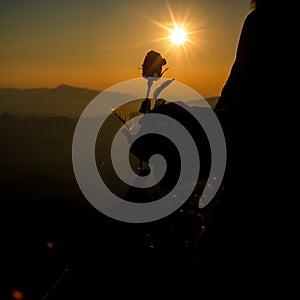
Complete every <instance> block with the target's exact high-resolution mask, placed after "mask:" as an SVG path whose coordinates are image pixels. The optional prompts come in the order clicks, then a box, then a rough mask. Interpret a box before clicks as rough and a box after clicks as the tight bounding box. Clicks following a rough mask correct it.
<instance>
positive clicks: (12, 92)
mask: <svg viewBox="0 0 300 300" xmlns="http://www.w3.org/2000/svg"><path fill="white" fill-rule="evenodd" d="M99 93H100V91H97V90H90V89H86V88H79V87H73V86H69V85H64V84H63V85H59V86H57V87H56V88H52V89H49V88H32V89H15V88H0V115H2V114H10V115H15V116H19V117H22V116H24V117H54V116H64V117H70V118H78V117H79V116H80V114H81V113H82V111H83V110H84V108H85V107H86V106H87V104H88V103H89V102H90V101H91V100H92V99H93V98H94V97H96V96H97V95H98V94H99ZM217 99H218V97H210V98H207V99H206V100H207V101H208V102H209V103H210V105H211V106H212V107H214V106H215V104H216V102H217Z"/></svg>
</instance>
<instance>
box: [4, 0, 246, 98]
mask: <svg viewBox="0 0 300 300" xmlns="http://www.w3.org/2000/svg"><path fill="white" fill-rule="evenodd" d="M249 2H250V1H249V0H226V1H224V0H198V1H190V0H182V1H181V0H169V1H164V0H152V1H144V0H139V1H136V0H126V1H121V0H119V1H117V0H109V1H102V0H85V1H84V0H80V1H79V0H52V1H41V0H1V1H0V44H1V47H0V87H16V88H31V87H49V88H51V87H56V86H57V85H60V84H68V85H72V86H78V87H86V88H91V89H96V90H104V89H105V88H108V87H110V86H112V85H114V84H117V83H119V82H121V81H124V80H128V79H132V78H138V77H141V70H140V69H139V67H140V66H141V64H142V62H143V59H144V56H145V54H146V52H148V51H149V50H150V49H154V50H156V51H159V52H160V53H161V54H162V55H163V57H165V58H166V60H167V67H169V70H168V71H167V72H166V73H165V74H164V77H167V78H175V79H176V80H178V81H181V82H182V83H185V84H187V85H189V86H190V87H192V88H194V89H195V90H196V91H198V92H199V93H200V94H202V95H203V96H204V97H211V96H216V95H219V94H220V91H221V88H222V86H223V84H224V83H225V80H226V79H227V76H228V74H229V71H230V67H231V65H232V63H233V60H234V57H235V52H236V47H237V42H238V38H239V34H240V31H241V27H242V24H243V22H244V19H245V17H246V16H247V14H248V13H249V11H250V8H249ZM174 22H176V23H177V24H178V25H182V26H183V27H184V28H185V30H186V31H187V33H188V40H187V41H186V42H185V43H184V44H183V46H182V45H176V46H175V45H172V42H171V40H170V39H169V36H170V32H169V30H168V29H172V28H173V27H174Z"/></svg>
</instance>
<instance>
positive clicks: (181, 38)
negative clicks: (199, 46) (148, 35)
mask: <svg viewBox="0 0 300 300" xmlns="http://www.w3.org/2000/svg"><path fill="white" fill-rule="evenodd" d="M170 39H171V41H172V43H173V44H175V45H183V44H184V43H185V42H186V41H187V33H186V31H185V30H184V29H183V28H179V27H175V29H173V30H171V35H170Z"/></svg>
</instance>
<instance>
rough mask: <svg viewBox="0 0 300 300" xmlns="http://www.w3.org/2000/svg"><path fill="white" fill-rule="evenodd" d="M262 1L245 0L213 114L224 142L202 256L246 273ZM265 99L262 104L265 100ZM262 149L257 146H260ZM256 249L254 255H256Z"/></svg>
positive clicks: (256, 176) (256, 180) (250, 251)
mask: <svg viewBox="0 0 300 300" xmlns="http://www.w3.org/2000/svg"><path fill="white" fill-rule="evenodd" d="M262 5H266V2H263V1H261V0H256V1H251V8H252V9H251V11H250V13H249V14H248V15H247V16H246V18H245V21H244V24H243V27H242V30H241V34H240V37H239V41H238V46H237V52H236V57H235V60H234V62H233V65H232V67H231V70H230V74H229V76H228V78H227V81H226V83H225V85H224V86H223V89H222V91H221V96H220V98H219V99H218V102H217V104H216V107H215V111H216V113H217V115H218V116H219V118H220V121H221V123H223V129H224V132H225V137H226V142H227V148H228V149H227V150H228V152H227V154H228V158H227V159H228V161H227V168H226V174H225V178H224V183H225V189H224V194H223V198H222V200H221V201H220V203H219V205H218V206H217V210H216V212H215V215H214V216H213V218H212V222H211V224H210V226H209V227H208V230H207V236H206V237H207V240H206V244H205V247H206V248H205V247H204V249H205V255H208V256H209V257H210V259H211V260H210V262H212V263H217V264H220V265H222V264H225V265H226V267H232V268H234V267H237V268H239V269H243V270H247V268H249V267H250V266H251V263H252V259H251V257H252V258H253V256H255V254H257V253H255V252H257V251H260V240H259V236H260V233H259V232H258V231H260V230H261V228H260V225H261V221H259V217H258V215H259V210H260V205H261V201H264V199H263V198H262V197H260V190H262V188H263V187H262V186H261V185H260V184H261V177H260V176H262V174H261V170H260V168H261V166H262V163H263V161H262V160H261V159H260V154H261V149H260V147H261V146H262V145H260V144H259V142H258V141H257V138H258V137H259V136H260V135H261V133H260V130H263V129H261V128H260V127H261V125H262V123H261V121H260V120H259V118H258V117H257V115H258V111H259V110H260V105H261V103H260V99H261V96H260V93H261V86H260V84H261V80H260V77H261V72H262V70H263V69H264V66H263V60H261V58H262V57H263V56H264V55H265V53H264V52H265V48H264V47H263V46H262V39H261V32H262V30H263V29H262V24H263V16H264V13H265V7H264V6H262ZM266 100H267V99H265V101H266ZM262 148H263V146H262ZM258 249H259V250H258Z"/></svg>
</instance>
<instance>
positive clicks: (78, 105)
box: [0, 85, 100, 117]
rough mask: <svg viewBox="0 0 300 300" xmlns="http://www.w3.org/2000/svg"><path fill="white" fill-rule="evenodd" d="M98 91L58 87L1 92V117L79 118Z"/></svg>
mask: <svg viewBox="0 0 300 300" xmlns="http://www.w3.org/2000/svg"><path fill="white" fill-rule="evenodd" d="M99 93H100V91H96V90H90V89H86V88H78V87H72V86H69V85H59V86H58V87H56V88H53V89H48V88H32V89H14V88H1V89H0V113H9V114H12V115H20V116H22V115H27V116H28V115H29V116H31V117H50V116H66V117H78V116H79V115H80V114H81V112H82V111H83V109H84V108H85V107H86V105H87V104H88V103H89V102H90V101H91V100H92V99H93V98H94V97H95V96H97V95H98V94H99Z"/></svg>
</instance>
